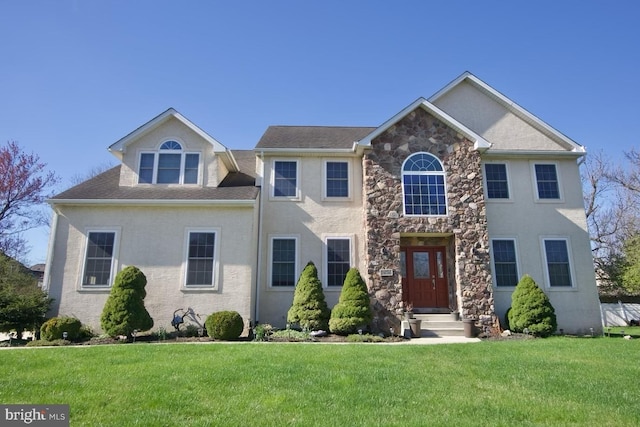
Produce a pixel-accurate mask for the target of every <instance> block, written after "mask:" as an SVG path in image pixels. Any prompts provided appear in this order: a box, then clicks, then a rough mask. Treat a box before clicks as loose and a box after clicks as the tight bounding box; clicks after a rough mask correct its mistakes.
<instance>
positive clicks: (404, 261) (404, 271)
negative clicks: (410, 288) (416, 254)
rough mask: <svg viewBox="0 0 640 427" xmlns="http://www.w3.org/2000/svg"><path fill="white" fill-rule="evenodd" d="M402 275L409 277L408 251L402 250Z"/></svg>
mask: <svg viewBox="0 0 640 427" xmlns="http://www.w3.org/2000/svg"><path fill="white" fill-rule="evenodd" d="M400 277H407V253H406V252H405V251H402V252H400Z"/></svg>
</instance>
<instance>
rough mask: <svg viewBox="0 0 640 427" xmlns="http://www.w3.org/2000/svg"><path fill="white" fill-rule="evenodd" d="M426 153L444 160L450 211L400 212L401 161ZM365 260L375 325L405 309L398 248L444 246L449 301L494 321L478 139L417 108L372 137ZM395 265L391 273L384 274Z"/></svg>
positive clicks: (392, 321) (467, 314)
mask: <svg viewBox="0 0 640 427" xmlns="http://www.w3.org/2000/svg"><path fill="white" fill-rule="evenodd" d="M417 152H428V153H431V154H433V155H435V156H436V157H438V159H440V161H441V162H442V163H443V165H444V169H445V173H446V178H445V185H446V191H447V213H448V215H447V216H446V217H405V216H404V215H403V208H404V205H403V200H402V197H403V196H402V195H403V192H402V183H401V176H402V174H401V167H402V164H403V162H404V160H405V159H406V158H407V157H408V156H409V155H411V154H413V153H417ZM363 171H364V187H365V192H364V195H363V197H364V207H365V208H364V209H365V213H364V215H365V218H364V220H365V230H366V241H367V243H366V245H367V247H366V258H367V259H366V263H367V277H368V283H369V291H370V294H371V296H372V300H373V301H372V302H373V308H374V322H373V325H374V328H377V329H380V330H382V329H383V328H384V329H385V330H388V328H389V327H391V326H394V327H397V326H398V325H399V318H400V317H401V315H402V312H403V311H404V302H403V298H402V278H401V277H400V252H401V251H400V248H401V246H405V245H407V246H408V245H421V246H445V247H446V248H447V259H448V265H447V271H448V279H449V295H450V306H451V307H453V308H456V309H458V310H459V311H460V314H461V316H462V318H471V319H474V320H476V324H477V326H479V327H481V328H483V329H486V328H490V327H493V326H494V325H495V324H496V319H495V314H494V304H493V291H492V284H491V282H492V279H491V268H490V260H489V236H488V233H487V218H486V210H485V200H484V191H483V185H482V171H481V164H480V153H479V152H478V151H476V150H474V148H473V142H472V141H470V140H468V139H467V138H465V137H464V136H463V135H462V134H460V133H458V132H457V131H456V130H454V129H452V128H451V127H449V126H447V125H446V124H445V123H443V122H442V121H440V120H438V119H437V118H435V117H434V116H432V115H431V114H429V113H428V112H427V111H425V110H424V109H422V108H420V107H418V108H417V109H416V110H414V111H413V112H411V113H409V114H408V115H407V116H405V117H404V118H403V119H402V120H400V121H399V122H398V123H396V124H395V125H393V126H391V127H390V128H389V129H387V130H386V131H385V132H384V133H383V134H381V135H380V136H378V137H377V138H375V139H374V140H373V141H372V142H371V150H370V151H369V152H367V154H366V155H365V156H364V158H363ZM381 269H392V270H393V276H381V275H380V270H381Z"/></svg>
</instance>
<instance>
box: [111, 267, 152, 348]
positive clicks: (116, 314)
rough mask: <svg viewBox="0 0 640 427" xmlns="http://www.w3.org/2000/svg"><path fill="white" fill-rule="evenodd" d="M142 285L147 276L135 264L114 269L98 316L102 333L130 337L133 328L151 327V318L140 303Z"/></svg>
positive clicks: (142, 290)
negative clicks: (113, 277)
mask: <svg viewBox="0 0 640 427" xmlns="http://www.w3.org/2000/svg"><path fill="white" fill-rule="evenodd" d="M146 285H147V278H146V277H145V275H144V274H143V273H142V271H140V269H138V268H137V267H134V266H129V267H126V268H125V269H123V270H122V271H120V273H118V275H117V276H116V280H115V282H114V284H113V288H112V289H111V294H110V295H109V298H108V299H107V303H106V304H105V305H104V309H103V310H102V316H101V318H100V323H101V325H102V329H103V330H104V331H105V333H107V334H109V335H110V336H112V337H115V336H118V335H126V336H127V337H129V338H131V336H132V333H133V331H134V330H139V331H147V330H149V329H151V328H152V327H153V319H152V318H151V316H150V315H149V312H148V311H147V309H146V308H145V307H144V297H146V296H147V292H146V291H145V290H144V287H145V286H146Z"/></svg>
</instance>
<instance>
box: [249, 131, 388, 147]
mask: <svg viewBox="0 0 640 427" xmlns="http://www.w3.org/2000/svg"><path fill="white" fill-rule="evenodd" d="M375 129H376V128H374V127H340V126H269V127H268V128H267V130H266V131H265V133H264V135H262V138H260V141H258V144H257V145H256V150H260V149H267V148H282V149H287V148H289V149H296V148H299V149H332V148H334V149H341V148H352V147H353V143H354V142H355V141H359V140H360V139H362V138H364V137H365V136H367V135H368V134H370V133H371V132H373V131H374V130H375Z"/></svg>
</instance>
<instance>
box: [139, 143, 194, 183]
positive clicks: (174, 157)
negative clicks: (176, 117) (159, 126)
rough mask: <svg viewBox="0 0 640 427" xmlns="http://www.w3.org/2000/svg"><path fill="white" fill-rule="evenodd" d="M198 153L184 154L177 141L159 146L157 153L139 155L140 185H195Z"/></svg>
mask: <svg viewBox="0 0 640 427" xmlns="http://www.w3.org/2000/svg"><path fill="white" fill-rule="evenodd" d="M199 163H200V155H199V154H198V153H185V152H184V151H182V145H181V144H180V143H179V142H178V141H174V140H169V141H165V142H163V143H162V145H160V149H159V150H158V153H141V155H140V167H139V169H138V182H139V183H140V184H197V182H198V165H199Z"/></svg>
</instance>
